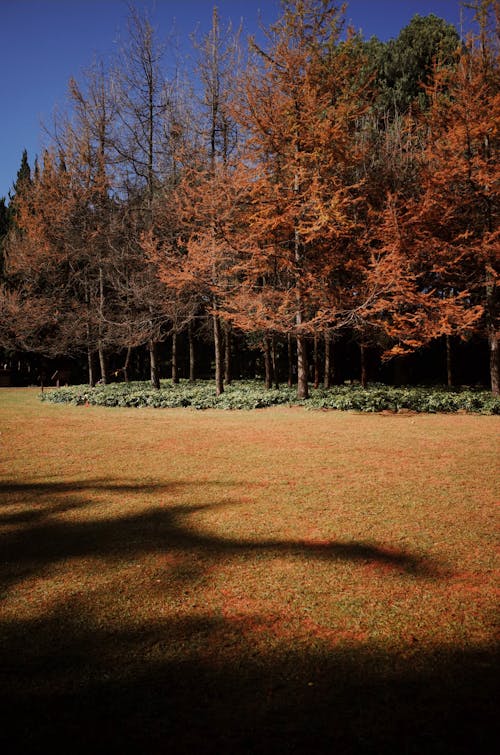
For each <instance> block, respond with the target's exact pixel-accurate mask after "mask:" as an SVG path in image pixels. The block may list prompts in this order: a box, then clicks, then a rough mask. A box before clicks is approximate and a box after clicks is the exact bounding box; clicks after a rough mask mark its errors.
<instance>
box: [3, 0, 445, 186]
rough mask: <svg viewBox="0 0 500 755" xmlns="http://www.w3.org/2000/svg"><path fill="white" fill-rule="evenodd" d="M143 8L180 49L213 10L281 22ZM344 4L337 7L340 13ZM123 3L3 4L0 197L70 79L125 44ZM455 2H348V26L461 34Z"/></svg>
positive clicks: (182, 2) (212, 0) (149, 3)
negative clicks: (418, 22)
mask: <svg viewBox="0 0 500 755" xmlns="http://www.w3.org/2000/svg"><path fill="white" fill-rule="evenodd" d="M132 4H133V5H134V6H136V7H138V8H147V9H148V12H149V16H150V19H151V21H152V23H153V25H154V26H155V27H156V28H157V29H158V31H159V33H160V35H164V36H165V37H167V36H168V35H169V34H170V32H171V31H172V29H173V26H174V21H175V31H176V37H177V38H178V40H179V44H180V46H181V49H183V50H186V51H187V50H188V49H189V35H190V34H191V33H192V32H193V31H194V30H195V29H196V27H198V28H199V30H200V32H202V33H203V32H205V31H207V30H208V29H209V27H210V18H211V13H212V8H213V6H214V5H217V7H218V9H219V13H220V16H221V20H222V22H223V23H225V22H226V21H227V20H229V19H232V21H233V23H234V24H235V25H238V24H239V22H240V20H241V19H242V20H243V22H244V31H245V32H246V33H253V32H255V31H256V29H257V28H258V18H259V11H260V15H261V18H262V21H263V23H264V24H266V25H267V24H269V23H270V22H272V21H273V20H275V19H276V18H277V16H278V15H279V7H280V3H279V0H133V2H132ZM341 4H342V3H341V2H339V5H341ZM128 5H129V3H128V2H127V0H0V70H1V72H2V74H1V77H2V78H1V87H0V91H1V100H2V102H1V108H0V113H1V115H0V124H1V125H0V197H1V196H7V194H8V191H9V189H10V188H11V187H12V183H13V181H14V180H15V176H16V173H17V170H18V168H19V165H20V161H21V154H22V151H23V149H25V148H26V149H27V150H28V158H29V161H30V164H31V165H33V161H34V157H35V155H36V154H37V153H40V152H41V148H42V145H43V143H44V136H43V130H42V126H41V124H42V123H47V124H50V122H51V119H52V114H53V112H54V108H55V106H56V105H60V106H64V101H65V96H66V90H67V83H68V79H69V78H70V76H74V77H75V78H76V79H78V78H79V75H80V74H81V72H82V70H83V69H84V68H86V67H87V66H89V65H90V64H91V63H92V60H93V59H94V58H95V57H96V56H102V57H104V58H106V57H108V56H111V55H112V54H113V52H114V51H116V50H117V49H118V47H119V45H120V37H122V38H123V37H124V36H125V31H126V25H127V21H126V19H127V16H128ZM459 5H460V3H459V0H350V2H348V8H347V12H346V20H347V21H348V22H349V23H351V24H352V25H353V26H354V27H355V28H356V29H357V30H361V31H362V32H363V35H364V36H365V37H370V36H372V35H375V36H377V37H379V38H380V39H384V40H385V39H389V38H390V37H396V36H397V35H398V33H399V31H400V30H401V29H402V28H403V27H404V26H406V24H407V23H408V22H409V21H410V20H411V18H413V16H414V15H415V14H416V13H418V14H420V15H421V16H426V15H428V14H429V13H434V14H435V15H437V16H440V17H441V18H444V19H446V20H447V21H449V22H451V23H453V24H455V25H456V26H457V28H458V24H459V17H460V9H459Z"/></svg>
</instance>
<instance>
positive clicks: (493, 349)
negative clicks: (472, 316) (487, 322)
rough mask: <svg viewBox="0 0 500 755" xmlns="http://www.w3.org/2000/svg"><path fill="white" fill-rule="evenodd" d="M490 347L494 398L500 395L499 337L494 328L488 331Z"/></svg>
mask: <svg viewBox="0 0 500 755" xmlns="http://www.w3.org/2000/svg"><path fill="white" fill-rule="evenodd" d="M488 345H489V350H490V381H491V392H492V393H493V395H494V396H498V395H499V394H500V376H499V364H498V363H499V359H498V337H497V334H496V330H495V328H494V327H493V326H492V327H490V328H489V329H488Z"/></svg>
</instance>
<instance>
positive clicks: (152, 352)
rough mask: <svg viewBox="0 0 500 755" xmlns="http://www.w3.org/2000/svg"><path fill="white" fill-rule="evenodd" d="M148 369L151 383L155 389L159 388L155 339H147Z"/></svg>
mask: <svg viewBox="0 0 500 755" xmlns="http://www.w3.org/2000/svg"><path fill="white" fill-rule="evenodd" d="M148 348H149V369H150V373H151V385H152V386H153V388H156V389H157V390H158V389H159V388H160V370H159V367H158V359H157V350H156V343H155V341H149V343H148Z"/></svg>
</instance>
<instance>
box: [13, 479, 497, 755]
mask: <svg viewBox="0 0 500 755" xmlns="http://www.w3.org/2000/svg"><path fill="white" fill-rule="evenodd" d="M175 484H176V483H173V485H174V486H175ZM3 490H4V492H5V491H9V493H10V494H12V495H14V494H16V495H17V494H19V495H20V496H21V498H20V499H19V500H22V501H23V503H24V505H25V506H26V513H29V511H30V509H31V508H32V507H33V506H34V507H35V508H36V509H37V511H38V512H39V514H40V515H39V516H38V518H35V519H30V518H29V517H28V518H27V519H24V520H17V521H16V520H10V525H11V527H10V528H7V531H6V533H5V535H4V542H3V550H2V567H3V568H2V571H3V575H4V578H5V584H6V585H10V586H11V587H13V586H14V585H16V583H17V582H19V581H20V580H23V581H24V585H23V587H25V586H26V585H28V586H29V585H30V581H29V580H30V579H31V578H32V577H34V576H37V575H42V574H44V572H45V570H46V569H47V567H49V566H50V565H52V564H54V565H57V564H58V563H59V562H62V561H64V560H66V559H72V558H81V559H85V558H88V557H90V558H95V559H96V560H97V562H98V563H97V567H95V568H96V569H100V570H101V571H102V570H105V569H106V564H105V563H104V564H103V563H102V561H107V560H111V561H113V562H117V563H118V565H120V564H121V563H125V562H129V561H130V560H131V559H137V563H138V566H139V570H138V574H140V569H141V568H143V567H142V564H143V562H142V561H141V557H143V556H148V555H149V554H165V555H167V556H168V555H169V554H173V555H174V556H175V555H176V554H178V553H182V554H187V555H188V558H189V562H190V563H192V569H191V571H189V570H187V571H186V572H185V574H184V577H185V578H187V579H190V580H191V579H192V580H195V579H197V578H198V577H199V576H200V575H201V576H203V574H204V573H205V572H207V573H208V572H209V571H210V569H211V567H212V566H214V565H215V564H221V563H225V562H229V561H230V560H231V559H236V558H240V557H243V558H246V557H248V558H252V559H253V558H255V559H261V558H265V559H267V558H269V559H272V558H274V557H282V556H287V557H290V558H299V559H303V560H304V562H305V563H307V564H308V565H312V564H313V563H314V561H315V560H317V559H326V560H329V561H332V562H335V561H348V562H361V563H374V564H379V565H381V566H383V567H384V569H383V572H384V573H385V572H386V571H387V569H389V570H395V571H396V572H398V573H400V574H403V576H404V577H405V578H406V575H407V576H408V578H410V579H411V578H413V579H415V578H417V579H438V578H439V577H440V576H441V573H440V571H439V568H437V567H436V566H435V565H433V564H432V563H430V562H428V561H426V560H425V559H420V558H418V557H417V556H415V555H413V554H409V553H406V552H404V551H401V550H390V551H389V550H387V549H385V548H381V547H379V546H377V545H376V544H373V543H362V542H352V543H344V542H335V541H333V542H314V541H313V542H308V541H280V540H275V539H266V540H255V541H254V540H243V539H231V538H223V537H219V536H216V535H212V534H210V533H204V532H203V531H201V530H200V529H199V528H197V527H195V526H193V523H192V522H190V520H189V517H190V515H192V514H193V513H195V512H199V511H203V510H210V509H213V508H214V507H217V506H220V507H223V506H228V505H231V506H232V505H237V504H236V503H235V502H227V501H222V502H220V503H217V502H214V503H213V504H210V505H206V506H175V505H167V503H166V504H165V506H164V507H161V506H156V508H153V509H148V510H145V511H143V512H140V513H135V514H128V515H121V514H120V515H119V516H116V517H113V518H97V517H92V516H91V514H92V513H93V510H92V506H94V505H95V504H96V501H95V500H93V499H91V498H90V492H92V493H94V492H96V491H97V492H99V491H102V492H103V493H109V492H113V494H114V495H116V496H117V497H118V500H120V496H121V495H122V494H123V495H125V494H127V495H139V496H141V497H142V496H144V495H145V496H147V494H148V492H151V493H152V492H155V494H156V495H161V494H162V493H163V492H165V494H168V493H169V492H171V491H172V490H173V487H171V486H169V484H168V483H167V485H165V486H162V485H161V484H151V485H150V486H148V485H141V486H138V487H136V486H133V485H128V484H124V485H123V486H122V485H120V484H115V483H112V484H109V485H108V483H107V482H106V481H103V480H100V481H90V482H87V483H85V484H83V485H79V484H76V483H75V484H66V483H64V484H63V485H58V484H57V483H56V484H54V485H49V484H44V485H42V486H37V485H36V484H35V485H33V486H30V485H26V486H17V488H16V486H8V485H4V486H3ZM58 493H63V494H64V498H63V500H58V499H57V494H58ZM19 500H18V505H19ZM64 506H66V508H61V507H64ZM77 508H80V509H81V510H82V513H83V514H85V516H87V517H88V518H87V519H77V520H73V519H71V517H70V516H68V518H66V519H65V518H64V516H61V513H64V512H65V511H70V512H71V515H72V514H73V510H74V509H77ZM114 510H116V509H114ZM18 513H19V512H17V511H16V512H15V514H14V515H15V516H17V515H18ZM21 513H22V512H21ZM101 513H102V512H101ZM174 563H175V558H174ZM83 567H84V569H85V568H90V566H89V565H88V564H87V563H86V562H85V561H83ZM65 568H66V569H69V570H71V566H68V565H67V564H66V565H65ZM80 568H81V567H80ZM150 577H151V575H149V577H148V578H147V579H146V580H145V581H144V585H143V584H142V582H141V579H140V578H138V581H137V583H136V584H134V585H132V586H131V587H130V592H129V594H127V596H126V598H127V599H130V603H129V610H128V612H127V610H125V611H123V613H120V611H122V610H123V607H124V606H126V605H127V600H125V601H121V602H120V603H119V604H117V605H118V606H119V607H118V608H117V605H115V603H114V600H115V597H114V593H115V591H119V590H127V589H128V587H129V586H127V585H125V586H124V585H122V584H120V581H119V577H116V575H115V578H114V579H111V580H109V582H108V583H107V587H99V588H98V589H97V588H96V589H92V590H91V591H90V592H87V593H86V594H85V586H83V593H82V594H80V596H79V593H78V590H77V591H76V593H75V591H73V592H71V591H69V592H67V593H66V594H65V596H64V597H63V598H61V597H60V593H59V598H58V600H57V601H56V602H55V604H54V603H51V602H48V603H47V604H46V606H45V608H42V613H41V614H40V615H37V616H35V618H33V619H31V620H28V619H16V618H11V619H10V620H5V619H4V620H3V621H0V667H1V669H2V672H1V674H2V677H1V687H0V688H1V693H0V704H1V710H2V716H3V721H4V723H3V725H2V727H1V729H0V746H2V751H3V752H5V753H6V754H8V755H13V754H14V753H23V755H28V753H42V752H61V751H64V752H72V753H80V752H81V753H83V752H85V753H88V752H101V751H104V750H107V751H110V752H118V751H121V750H125V751H132V752H137V753H145V754H147V755H149V754H150V753H151V754H153V753H154V754H155V753H169V754H175V753H179V755H180V754H181V753H182V754H186V755H191V754H194V753H209V754H212V753H213V754H214V755H215V753H217V755H219V753H231V754H236V753H238V754H239V753H248V754H250V753H255V754H256V755H257V754H259V755H260V754H267V753H269V754H271V753H273V755H274V754H275V753H280V755H281V753H307V754H308V755H309V754H311V755H314V754H316V753H317V754H322V753H341V754H344V755H350V754H351V753H377V754H378V753H392V752H395V753H398V754H401V755H404V754H407V755H409V754H411V755H417V753H418V755H420V754H421V753H431V754H432V755H437V754H438V753H439V754H440V755H449V754H450V753H464V754H465V753H467V754H469V753H471V752H474V753H481V755H484V754H485V753H488V752H490V750H489V744H488V741H489V740H488V736H489V735H491V732H492V729H493V722H494V721H495V720H496V718H495V717H496V702H495V701H496V695H495V691H496V668H495V666H494V659H495V657H496V656H495V655H494V651H493V649H492V648H488V647H482V648H477V649H468V650H467V651H459V650H456V651H454V650H453V649H450V648H445V647H440V646H439V643H437V644H436V647H433V648H430V647H426V648H423V649H419V648H418V647H416V648H415V647H411V646H409V647H400V648H399V650H397V651H396V650H392V651H391V650H389V649H387V648H384V647H381V646H370V645H369V644H363V643H362V642H359V643H355V642H352V643H350V644H349V643H346V644H344V645H342V644H341V643H339V644H337V645H332V643H331V642H326V641H324V640H322V639H320V638H317V637H313V636H311V637H310V638H309V639H308V641H306V642H304V636H303V635H302V636H297V635H295V634H294V630H293V628H292V631H285V635H286V636H285V637H283V635H282V634H280V631H281V630H280V627H281V626H282V624H283V620H284V619H283V616H280V615H276V616H275V617H274V616H273V615H270V616H265V617H262V616H259V615H250V616H247V617H246V618H245V622H246V623H243V624H242V622H241V621H240V620H238V619H235V618H227V617H223V616H221V615H216V613H215V611H212V612H211V611H210V610H209V609H208V608H207V606H201V607H199V606H197V607H196V608H194V607H193V608H190V607H189V606H186V605H184V604H183V598H182V594H177V593H176V592H175V591H176V590H177V588H179V590H180V585H179V583H176V582H175V580H173V582H172V583H170V589H171V590H172V592H171V593H170V594H167V592H166V588H165V587H164V586H163V585H157V586H156V587H157V592H156V593H154V591H153V589H152V587H151V584H150V582H151V579H150ZM70 579H71V574H69V575H68V580H70ZM142 588H143V589H144V590H151V596H152V601H151V607H150V608H147V606H146V608H147V610H146V614H147V615H149V616H153V617H154V618H153V619H151V618H147V619H146V618H144V616H145V615H146V614H141V613H140V612H138V611H137V610H136V606H135V604H134V601H138V602H141V603H142V602H144V596H143V595H142V594H141V595H140V596H139V594H138V593H139V591H140V590H141V589H142ZM153 593H154V594H153ZM26 599H27V600H29V590H28V595H27V598H26ZM40 605H42V607H43V606H44V605H45V604H44V603H43V601H42V602H41V603H40V601H39V603H38V606H40ZM120 607H121V608H120ZM162 607H164V608H165V614H162V611H161V609H162ZM148 610H149V614H148ZM117 611H118V612H119V615H118V618H116V615H115V614H116V612H117ZM165 616H166V617H167V618H165ZM274 619H275V620H276V627H278V629H277V630H276V631H275V630H273V629H272V628H273V626H274V623H273V622H274ZM262 627H263V628H264V629H263V631H264V634H265V632H267V631H269V639H268V640H266V641H265V642H264V643H263V642H262V636H263V635H262V631H260V628H262ZM270 627H271V629H269V628H270ZM285 629H286V628H285ZM254 630H257V631H254ZM259 637H260V639H257V638H259ZM491 751H492V752H493V750H491Z"/></svg>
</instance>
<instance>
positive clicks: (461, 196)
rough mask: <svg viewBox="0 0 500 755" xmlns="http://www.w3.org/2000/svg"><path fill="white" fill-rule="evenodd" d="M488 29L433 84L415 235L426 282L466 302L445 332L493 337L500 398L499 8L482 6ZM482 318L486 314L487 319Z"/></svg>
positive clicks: (412, 211)
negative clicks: (492, 19) (491, 22)
mask: <svg viewBox="0 0 500 755" xmlns="http://www.w3.org/2000/svg"><path fill="white" fill-rule="evenodd" d="M477 7H478V11H480V12H481V13H478V18H479V20H480V21H481V26H480V32H479V34H478V35H477V36H476V37H475V38H471V39H470V40H469V43H468V45H467V48H466V49H465V50H464V51H462V52H461V53H460V55H459V57H458V60H457V65H456V66H455V67H454V68H444V69H443V68H440V69H439V68H438V69H436V71H435V77H434V81H433V83H432V85H431V86H429V87H428V90H427V93H428V96H429V98H430V103H431V104H430V108H429V111H428V114H427V116H426V118H425V125H426V128H427V131H428V135H427V149H426V152H425V158H424V161H423V163H422V168H421V172H420V183H421V194H420V196H419V197H418V200H417V201H416V202H414V203H413V204H412V205H410V206H409V208H408V212H409V216H410V215H411V218H410V217H409V228H408V232H409V234H410V235H411V236H412V237H413V239H414V242H413V254H414V255H415V258H416V259H418V261H419V264H420V265H421V269H422V271H425V276H424V280H425V281H426V285H427V287H428V288H429V290H433V291H434V292H435V293H434V297H435V298H436V299H438V300H439V301H440V302H441V305H442V307H443V308H444V307H447V306H449V303H450V301H453V300H454V301H455V302H460V303H461V315H460V316H459V317H457V316H455V317H454V318H453V317H450V318H449V319H448V323H447V326H446V329H445V330H444V334H446V335H451V334H453V333H458V334H460V333H462V334H463V335H464V334H466V333H467V332H468V331H472V332H477V333H481V334H484V335H486V337H487V339H488V344H489V351H490V376H491V389H492V391H493V393H495V394H498V392H499V390H500V386H499V367H498V359H499V357H498V330H499V308H498V263H499V259H500V257H499V248H500V245H499V241H500V232H499V223H498V220H499V200H500V184H499V180H498V178H499V172H498V154H499V145H500V131H499V123H500V85H499V82H500V65H499V55H498V51H499V49H498V41H497V40H498V35H496V34H495V33H494V32H493V33H488V29H487V27H486V21H487V19H488V18H489V14H488V13H485V11H489V12H490V14H491V12H492V11H493V9H494V8H495V7H496V9H497V10H498V3H496V4H495V3H493V2H491V0H483V1H482V2H481V3H479V4H478V6H477ZM480 313H482V315H481V317H479V314H480Z"/></svg>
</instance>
